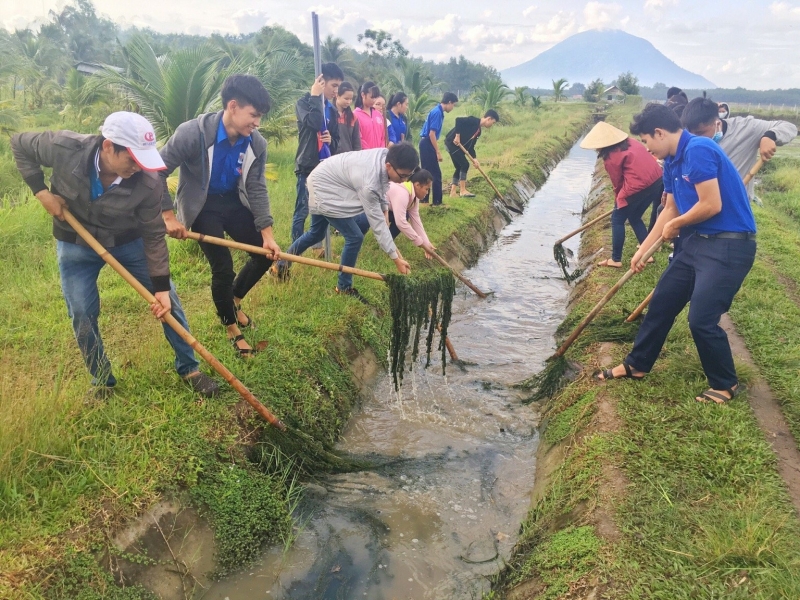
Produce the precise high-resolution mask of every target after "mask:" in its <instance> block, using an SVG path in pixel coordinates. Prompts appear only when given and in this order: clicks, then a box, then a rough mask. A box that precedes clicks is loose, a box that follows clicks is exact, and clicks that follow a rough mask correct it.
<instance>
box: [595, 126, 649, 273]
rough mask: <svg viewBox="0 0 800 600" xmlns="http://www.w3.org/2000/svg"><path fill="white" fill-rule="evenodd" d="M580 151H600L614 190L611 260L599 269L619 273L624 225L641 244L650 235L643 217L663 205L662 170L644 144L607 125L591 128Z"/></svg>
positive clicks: (606, 261)
mask: <svg viewBox="0 0 800 600" xmlns="http://www.w3.org/2000/svg"><path fill="white" fill-rule="evenodd" d="M581 148H589V149H592V150H597V155H598V157H599V158H602V159H603V166H605V169H606V172H607V173H608V178H609V179H610V180H611V185H612V187H613V188H614V212H612V213H611V258H608V259H606V260H604V261H602V262H600V263H599V266H601V267H615V268H617V269H618V268H620V267H622V248H623V246H624V245H625V221H627V222H628V223H630V225H631V229H633V233H634V234H635V235H636V239H637V240H639V243H640V244H641V243H642V242H643V241H644V239H645V238H646V237H647V233H648V231H647V227H645V225H644V222H643V221H642V215H643V214H644V212H645V211H646V210H647V207H648V206H652V207H653V211H654V212H655V211H656V210H657V209H658V206H660V205H661V194H662V192H663V191H664V183H663V180H662V171H661V167H660V166H658V162H656V160H655V159H654V158H653V157H652V156H651V155H650V153H649V152H648V151H647V149H646V148H645V147H644V146H642V144H640V143H639V142H638V141H636V140H634V139H633V138H631V137H629V136H628V134H627V133H625V132H624V131H622V130H621V129H617V128H616V127H614V126H613V125H609V124H608V123H606V122H605V121H600V122H599V123H597V125H595V126H594V127H593V128H592V130H591V131H590V132H589V133H588V134H587V135H586V137H585V138H584V139H583V141H582V142H581ZM651 229H652V228H651ZM650 262H652V259H651V260H650Z"/></svg>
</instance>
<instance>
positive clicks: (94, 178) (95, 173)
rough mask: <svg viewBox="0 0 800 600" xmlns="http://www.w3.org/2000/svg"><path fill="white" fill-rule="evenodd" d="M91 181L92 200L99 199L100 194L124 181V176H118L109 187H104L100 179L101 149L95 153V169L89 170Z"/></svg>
mask: <svg viewBox="0 0 800 600" xmlns="http://www.w3.org/2000/svg"><path fill="white" fill-rule="evenodd" d="M89 183H91V186H92V202H94V201H95V200H97V199H98V198H99V197H100V196H102V195H103V194H105V193H106V192H107V191H108V190H110V189H112V188H114V187H116V186H118V185H119V184H120V183H122V177H119V176H117V178H116V179H115V180H114V181H113V182H112V183H111V185H110V186H108V189H103V184H102V182H101V181H100V149H99V148H98V149H97V152H95V153H94V169H90V170H89Z"/></svg>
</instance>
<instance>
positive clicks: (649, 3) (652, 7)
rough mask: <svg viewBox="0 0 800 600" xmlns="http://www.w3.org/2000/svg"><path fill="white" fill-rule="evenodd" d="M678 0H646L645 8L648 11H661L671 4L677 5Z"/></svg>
mask: <svg viewBox="0 0 800 600" xmlns="http://www.w3.org/2000/svg"><path fill="white" fill-rule="evenodd" d="M677 4H678V0H646V1H645V3H644V10H645V11H646V12H655V13H660V12H661V11H662V10H664V9H665V8H667V7H669V6H676V5H677Z"/></svg>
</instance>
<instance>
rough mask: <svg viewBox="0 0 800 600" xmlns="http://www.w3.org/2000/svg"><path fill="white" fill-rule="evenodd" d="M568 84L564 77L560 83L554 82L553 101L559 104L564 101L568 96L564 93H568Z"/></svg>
mask: <svg viewBox="0 0 800 600" xmlns="http://www.w3.org/2000/svg"><path fill="white" fill-rule="evenodd" d="M567 83H569V82H568V81H567V80H566V79H564V78H563V77H562V78H561V79H559V80H558V81H556V80H553V101H554V102H558V101H559V100H563V99H564V98H565V97H566V96H565V95H564V92H566V91H567Z"/></svg>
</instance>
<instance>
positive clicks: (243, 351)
mask: <svg viewBox="0 0 800 600" xmlns="http://www.w3.org/2000/svg"><path fill="white" fill-rule="evenodd" d="M229 339H230V342H231V345H232V346H233V349H234V350H236V352H238V353H239V356H240V357H241V358H249V357H251V356H253V355H254V354H255V353H256V351H255V350H254V349H253V348H240V347H239V346H238V345H237V344H236V342H240V341H242V340H243V339H244V336H243V335H242V334H241V333H240V334H239V335H237V336H236V337H233V338H229Z"/></svg>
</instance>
